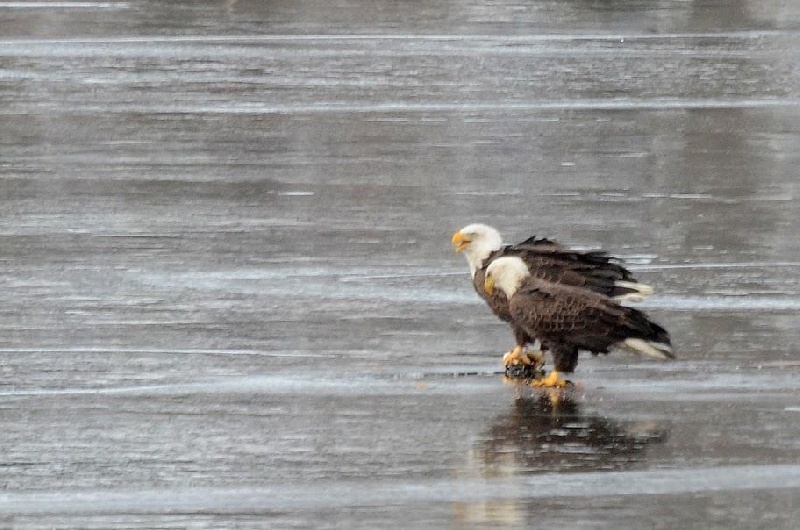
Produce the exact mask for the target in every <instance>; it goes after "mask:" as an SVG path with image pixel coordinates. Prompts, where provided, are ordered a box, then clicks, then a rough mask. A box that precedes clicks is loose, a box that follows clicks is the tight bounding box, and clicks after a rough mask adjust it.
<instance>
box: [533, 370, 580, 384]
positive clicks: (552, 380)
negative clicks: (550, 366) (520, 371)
mask: <svg viewBox="0 0 800 530" xmlns="http://www.w3.org/2000/svg"><path fill="white" fill-rule="evenodd" d="M569 384H570V383H569V381H567V380H566V379H561V377H559V375H558V370H553V371H552V372H550V375H548V376H547V377H545V378H544V379H537V380H536V381H531V386H538V387H547V388H561V387H565V386H567V385H569Z"/></svg>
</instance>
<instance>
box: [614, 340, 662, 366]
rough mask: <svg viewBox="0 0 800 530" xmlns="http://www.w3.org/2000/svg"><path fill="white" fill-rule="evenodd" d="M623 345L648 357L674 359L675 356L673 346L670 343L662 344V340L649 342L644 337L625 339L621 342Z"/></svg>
mask: <svg viewBox="0 0 800 530" xmlns="http://www.w3.org/2000/svg"><path fill="white" fill-rule="evenodd" d="M621 345H622V346H624V347H626V348H628V349H630V350H633V352H634V353H638V354H640V355H645V356H647V357H654V358H656V359H662V360H665V361H666V360H667V359H673V358H675V356H674V355H673V354H672V347H671V346H670V345H669V344H662V343H660V342H648V341H646V340H642V339H625V340H624V341H622V343H621Z"/></svg>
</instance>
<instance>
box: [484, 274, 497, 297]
mask: <svg viewBox="0 0 800 530" xmlns="http://www.w3.org/2000/svg"><path fill="white" fill-rule="evenodd" d="M483 290H484V291H486V294H492V293H493V292H494V278H486V279H485V280H484V281H483Z"/></svg>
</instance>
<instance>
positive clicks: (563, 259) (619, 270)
mask: <svg viewBox="0 0 800 530" xmlns="http://www.w3.org/2000/svg"><path fill="white" fill-rule="evenodd" d="M500 256H518V257H520V258H522V260H523V261H525V263H526V264H527V265H528V270H529V271H530V273H531V276H533V277H535V278H539V279H541V280H547V281H549V282H555V283H562V284H564V285H572V286H575V287H583V288H585V289H590V290H592V291H595V292H597V293H600V294H604V295H606V296H612V297H613V296H620V295H624V294H630V293H632V292H635V291H636V289H632V288H630V287H624V286H620V285H617V284H616V282H617V281H624V282H631V283H635V282H636V280H635V279H634V278H633V275H632V274H631V272H630V271H629V270H628V269H626V268H625V267H624V266H623V265H621V264H620V262H619V260H618V259H617V258H613V257H611V256H609V255H608V254H606V253H605V252H602V251H588V252H582V251H578V250H569V249H567V248H566V247H564V246H563V245H561V244H559V243H557V242H555V241H553V240H549V239H543V238H540V239H536V238H535V237H534V238H530V239H527V240H525V241H523V242H522V243H519V244H517V245H508V246H506V247H503V248H502V249H500V250H498V251H496V252H495V253H493V254H492V255H490V256H489V259H487V261H486V263H485V265H486V266H488V264H489V263H490V262H491V260H493V259H495V258H497V257H500Z"/></svg>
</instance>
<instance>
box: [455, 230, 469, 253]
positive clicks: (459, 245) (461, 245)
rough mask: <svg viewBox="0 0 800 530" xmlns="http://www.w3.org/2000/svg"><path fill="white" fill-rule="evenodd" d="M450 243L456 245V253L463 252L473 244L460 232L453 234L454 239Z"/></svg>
mask: <svg viewBox="0 0 800 530" xmlns="http://www.w3.org/2000/svg"><path fill="white" fill-rule="evenodd" d="M450 241H451V242H452V243H453V245H455V247H456V252H461V251H462V250H464V249H465V248H467V245H469V244H470V243H472V241H471V240H470V239H469V238H468V237H466V236H465V235H464V234H462V233H461V231H460V230H459V231H458V232H456V233H455V234H453V238H452V239H451V240H450Z"/></svg>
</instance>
